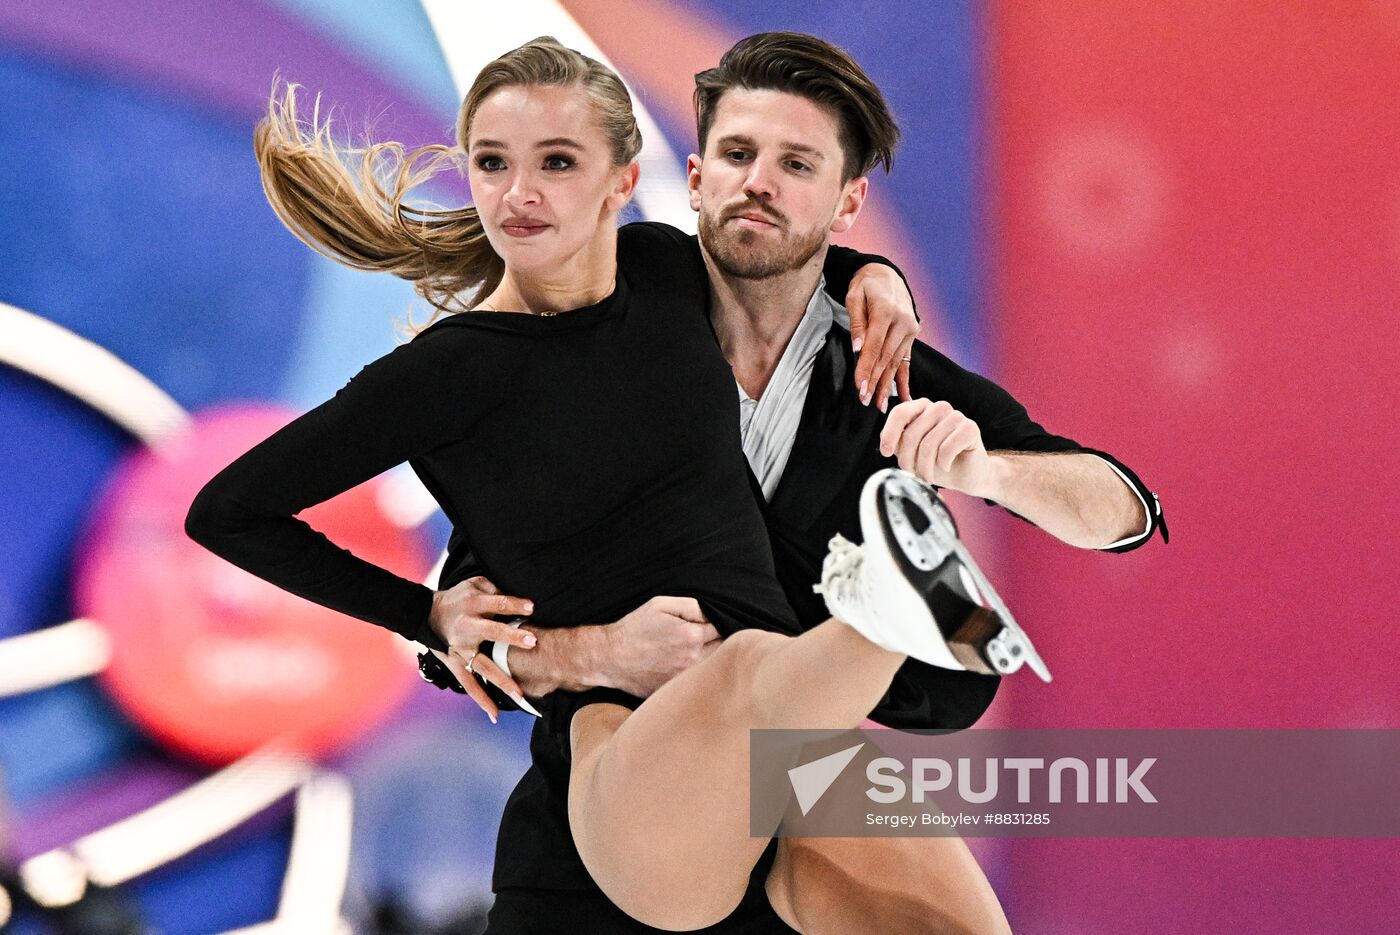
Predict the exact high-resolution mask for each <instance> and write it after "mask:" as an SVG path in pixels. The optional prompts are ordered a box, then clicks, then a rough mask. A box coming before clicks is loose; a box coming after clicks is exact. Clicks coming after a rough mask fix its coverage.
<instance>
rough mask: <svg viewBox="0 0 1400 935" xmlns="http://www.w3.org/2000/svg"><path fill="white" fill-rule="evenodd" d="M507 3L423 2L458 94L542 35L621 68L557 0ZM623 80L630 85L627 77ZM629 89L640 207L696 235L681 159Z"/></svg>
mask: <svg viewBox="0 0 1400 935" xmlns="http://www.w3.org/2000/svg"><path fill="white" fill-rule="evenodd" d="M509 7H510V14H509V15H508V16H507V15H501V14H500V13H498V12H490V11H488V10H487V9H486V8H484V7H483V5H481V4H476V3H462V2H461V0H423V11H424V12H425V13H427V14H428V21H429V22H430V23H431V24H432V27H433V32H434V34H436V36H437V40H438V44H439V45H440V46H441V47H442V54H443V57H444V58H445V59H446V60H447V67H448V70H449V71H451V73H452V80H453V81H454V82H455V83H456V85H457V93H458V94H459V95H465V94H466V90H467V88H469V87H471V83H472V81H474V80H475V79H476V75H477V72H479V71H480V70H481V68H482V66H484V65H485V64H486V63H487V62H489V61H491V60H492V59H494V58H496V56H498V55H500V54H502V53H503V52H505V51H507V50H509V49H513V48H515V47H516V46H519V45H523V44H524V43H526V42H529V41H530V40H531V39H534V38H535V37H536V36H542V35H552V36H554V37H555V38H556V39H558V40H559V41H560V42H562V43H564V45H566V46H568V47H569V48H571V49H577V50H578V51H580V52H582V53H583V54H585V55H588V56H590V57H592V58H596V59H597V60H598V61H600V62H602V63H603V64H605V65H607V66H608V67H609V68H612V69H613V71H618V69H617V68H616V67H615V66H614V65H613V64H612V62H610V61H608V58H607V56H605V55H604V54H603V53H602V51H601V50H600V49H599V48H598V46H597V44H596V43H594V41H593V39H592V38H591V37H590V36H589V35H588V33H586V32H584V30H583V27H582V26H580V25H579V24H578V23H577V21H575V20H574V18H573V17H572V16H570V15H569V12H568V11H567V10H565V9H564V7H563V6H562V5H561V4H559V3H558V2H557V0H512V2H511V3H510V4H509ZM618 74H622V73H621V72H620V71H618ZM622 78H623V82H624V83H626V81H627V76H626V75H622ZM628 90H629V91H631V92H632V111H633V113H635V114H636V115H637V126H638V128H639V129H640V130H641V131H642V152H641V155H640V156H638V157H637V161H638V163H639V164H640V165H641V169H642V173H641V179H640V180H639V181H638V183H637V194H636V198H637V205H638V207H640V208H641V209H642V213H643V214H644V215H645V216H646V217H648V218H650V219H652V220H655V221H665V222H666V223H667V224H672V225H674V226H676V227H679V228H680V229H681V230H684V231H686V232H687V233H692V234H693V233H695V212H693V211H691V210H690V194H689V191H688V189H687V188H686V182H685V175H684V174H683V173H682V172H681V169H680V166H681V162H680V159H679V158H678V157H677V156H676V153H675V151H674V150H673V149H671V146H670V144H669V143H667V142H666V137H665V136H664V135H663V134H662V132H661V128H660V127H659V126H657V125H656V121H655V120H653V119H652V117H651V113H650V112H649V111H648V110H647V109H646V107H645V106H644V105H643V104H642V101H641V99H640V98H639V97H638V96H637V93H636V91H635V90H634V89H632V88H631V87H630V86H629V87H628Z"/></svg>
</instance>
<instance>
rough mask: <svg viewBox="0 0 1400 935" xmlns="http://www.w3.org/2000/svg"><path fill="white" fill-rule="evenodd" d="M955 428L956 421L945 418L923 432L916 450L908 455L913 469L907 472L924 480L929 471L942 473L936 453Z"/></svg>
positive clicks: (941, 466) (927, 478)
mask: <svg viewBox="0 0 1400 935" xmlns="http://www.w3.org/2000/svg"><path fill="white" fill-rule="evenodd" d="M957 427H958V426H957V422H956V420H954V419H949V418H946V417H945V418H943V419H941V420H939V423H938V424H937V425H935V426H934V427H933V428H931V429H929V431H927V432H925V433H924V437H923V438H922V440H920V442H919V445H918V449H917V450H916V451H914V452H912V453H911V455H910V461H911V463H913V464H914V465H915V467H912V468H908V469H907V470H910V471H913V472H914V473H916V474H919V475H920V476H922V477H923V478H924V480H929V477H928V476H927V475H928V474H929V472H930V471H942V470H943V465H942V463H941V462H940V461H939V459H938V451H939V449H940V448H941V447H942V445H943V443H944V442H945V441H946V440H947V439H948V437H949V436H950V435H952V434H953V431H954V430H955V429H956V428H957Z"/></svg>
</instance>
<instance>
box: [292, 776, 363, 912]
mask: <svg viewBox="0 0 1400 935" xmlns="http://www.w3.org/2000/svg"><path fill="white" fill-rule="evenodd" d="M354 806H355V799H354V793H353V792H352V791H351V788H350V783H349V782H348V781H347V780H346V779H345V778H344V777H343V776H338V775H336V774H334V773H317V774H316V775H315V776H313V777H312V778H311V780H310V781H309V782H307V783H306V784H305V785H303V786H302V787H301V788H300V789H298V790H297V804H296V825H295V827H294V828H293V830H292V847H291V852H290V854H288V856H287V872H286V875H285V876H284V877H283V880H282V899H281V902H280V903H279V904H278V907H277V921H278V922H284V923H286V924H288V925H289V926H290V927H291V929H292V930H293V931H297V932H306V933H308V935H310V933H313V932H314V933H327V935H329V933H331V932H334V931H335V930H336V928H337V927H338V925H339V924H340V903H341V901H342V900H343V899H344V897H345V883H346V881H347V880H348V879H349V876H350V829H351V827H352V825H353V824H354V811H355V807H354Z"/></svg>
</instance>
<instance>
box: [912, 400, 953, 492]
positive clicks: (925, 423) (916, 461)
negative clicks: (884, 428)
mask: <svg viewBox="0 0 1400 935" xmlns="http://www.w3.org/2000/svg"><path fill="white" fill-rule="evenodd" d="M953 428H954V426H952V425H949V424H948V416H947V413H944V412H941V411H939V410H937V409H933V408H929V409H928V410H926V411H925V412H924V414H923V415H921V416H919V418H917V419H915V420H914V424H913V425H911V426H909V428H908V429H906V430H905V432H904V437H903V438H902V439H900V443H899V466H900V467H902V468H904V470H906V471H913V472H914V473H916V474H917V473H919V465H921V464H923V463H924V457H925V456H928V457H929V458H930V460H931V459H932V455H933V453H934V452H936V451H937V450H938V446H939V445H940V444H942V442H943V439H945V438H947V437H948V433H949V432H951V431H952V430H953ZM924 479H925V480H927V479H928V478H924Z"/></svg>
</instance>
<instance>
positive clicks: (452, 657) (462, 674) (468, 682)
mask: <svg viewBox="0 0 1400 935" xmlns="http://www.w3.org/2000/svg"><path fill="white" fill-rule="evenodd" d="M458 652H459V650H455V649H454V650H453V651H452V652H450V653H440V652H438V651H437V650H436V649H435V650H433V655H435V656H437V657H438V658H439V659H441V660H442V662H443V664H444V665H446V666H447V668H448V669H449V670H450V671H451V672H452V674H453V675H454V676H455V677H456V679H457V681H458V682H459V683H460V684H461V686H462V687H463V688H465V689H466V690H467V697H469V698H470V699H471V700H472V701H474V702H476V706H477V707H478V708H480V709H481V710H483V711H485V712H486V716H487V717H489V718H490V719H491V723H492V724H495V723H496V717H497V715H499V714H500V713H501V709H500V708H498V707H497V706H496V702H494V701H492V700H491V696H490V695H488V694H487V693H486V689H484V688H482V687H481V683H480V682H478V681H477V680H476V678H475V677H474V676H473V675H472V674H471V673H470V672H468V671H467V666H466V663H465V662H463V661H462V660H461V659H460V658H458V655H457V653H458ZM467 655H468V656H469V657H470V656H471V651H470V650H468V651H467ZM473 661H474V660H473Z"/></svg>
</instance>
